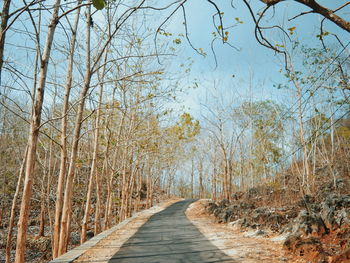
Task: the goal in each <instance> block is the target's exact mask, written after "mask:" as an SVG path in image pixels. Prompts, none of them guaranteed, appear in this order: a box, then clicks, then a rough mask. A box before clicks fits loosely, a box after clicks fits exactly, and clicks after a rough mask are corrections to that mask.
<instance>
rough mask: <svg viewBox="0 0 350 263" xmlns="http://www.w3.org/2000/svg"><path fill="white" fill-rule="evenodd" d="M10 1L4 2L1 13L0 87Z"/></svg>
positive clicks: (5, 0)
mask: <svg viewBox="0 0 350 263" xmlns="http://www.w3.org/2000/svg"><path fill="white" fill-rule="evenodd" d="M10 4H11V0H4V2H3V6H2V12H1V27H0V85H1V72H2V65H3V63H4V49H5V38H6V31H5V29H6V27H7V22H8V19H9V10H10Z"/></svg>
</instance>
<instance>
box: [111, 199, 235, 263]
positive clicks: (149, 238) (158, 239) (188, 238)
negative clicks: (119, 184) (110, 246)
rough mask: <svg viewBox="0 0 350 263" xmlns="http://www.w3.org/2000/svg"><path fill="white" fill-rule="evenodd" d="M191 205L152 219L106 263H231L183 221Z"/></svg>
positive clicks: (187, 202) (176, 206)
mask: <svg viewBox="0 0 350 263" xmlns="http://www.w3.org/2000/svg"><path fill="white" fill-rule="evenodd" d="M193 201H194V200H185V201H180V202H177V203H175V204H173V205H171V206H169V207H168V208H166V209H165V210H163V211H162V212H159V213H157V214H155V215H153V216H152V217H151V218H150V219H149V220H148V221H147V222H146V223H145V224H144V225H143V226H142V227H141V228H140V229H139V230H138V231H137V233H136V234H135V235H134V236H132V237H131V238H130V239H129V240H128V241H127V242H126V243H125V244H124V245H123V246H122V247H121V249H120V250H119V251H118V252H117V253H116V254H115V255H114V256H113V257H112V258H111V259H110V260H109V261H108V262H109V263H156V262H159V263H163V262H166V263H185V262H186V263H189V262H197V263H201V262H203V263H204V262H208V263H209V262H230V263H234V262H235V261H234V260H233V259H231V258H230V257H229V256H227V255H226V254H225V253H223V252H222V251H220V250H219V249H218V248H217V247H215V246H214V245H213V244H212V243H210V242H209V241H208V240H207V239H206V238H205V237H204V236H203V235H202V233H201V232H199V230H198V229H197V228H196V227H195V226H194V225H193V224H192V223H191V222H190V221H189V220H188V219H187V217H186V215H185V211H186V209H187V207H188V206H189V205H190V204H191V203H192V202H193Z"/></svg>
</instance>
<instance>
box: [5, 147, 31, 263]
mask: <svg viewBox="0 0 350 263" xmlns="http://www.w3.org/2000/svg"><path fill="white" fill-rule="evenodd" d="M27 154H28V146H27V147H26V150H25V154H24V158H23V161H22V165H21V169H20V170H19V176H18V180H17V186H16V191H15V194H14V196H13V199H12V206H11V215H10V221H9V226H8V232H7V241H6V263H10V257H11V246H12V244H11V243H12V232H13V226H14V223H15V217H16V202H17V198H18V195H19V191H20V188H21V182H22V179H23V177H24V171H25V170H24V168H25V166H26V159H27Z"/></svg>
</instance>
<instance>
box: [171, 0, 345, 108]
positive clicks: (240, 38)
mask: <svg viewBox="0 0 350 263" xmlns="http://www.w3.org/2000/svg"><path fill="white" fill-rule="evenodd" d="M216 2H217V3H220V2H225V3H223V4H220V5H219V8H220V9H221V11H222V12H224V16H223V17H224V27H225V26H229V25H233V24H235V22H236V21H235V18H239V19H240V20H241V21H243V24H238V25H237V26H235V27H233V28H231V29H229V42H230V43H231V44H232V45H234V46H235V47H236V48H237V49H238V51H237V50H235V49H234V48H232V47H230V46H228V45H223V44H222V42H220V41H219V40H217V41H216V42H215V45H214V49H215V53H216V56H217V62H218V66H217V67H215V60H214V56H213V54H212V52H211V49H210V44H211V41H212V39H213V36H212V32H213V31H215V28H214V26H213V23H212V19H211V17H212V15H213V14H214V13H215V12H216V10H215V9H214V8H213V6H212V5H210V4H209V2H207V1H202V0H191V1H188V2H186V5H185V7H186V15H187V26H188V33H189V37H190V40H191V42H192V44H193V46H194V47H196V48H202V49H203V50H204V51H205V52H206V53H207V56H206V57H205V58H203V57H202V56H200V55H198V54H197V53H196V52H195V51H194V50H193V49H192V48H191V47H190V45H189V44H188V42H187V41H186V40H184V41H183V42H182V44H181V45H180V46H179V49H180V50H181V52H180V54H179V55H178V57H177V61H178V63H174V67H176V66H177V65H179V64H180V63H181V62H183V61H185V60H186V59H187V58H188V57H191V58H192V59H193V60H194V63H193V65H192V68H191V73H190V74H189V77H188V79H187V81H188V83H186V81H184V82H183V84H184V85H186V84H188V85H190V83H191V82H194V81H198V83H199V88H197V89H195V90H191V91H190V92H189V93H188V95H184V96H183V105H184V106H185V109H187V110H188V111H191V112H192V113H193V114H197V113H198V110H199V103H201V102H204V100H205V97H206V94H207V93H208V90H209V89H211V88H212V87H213V86H214V83H215V85H216V86H220V90H223V91H225V90H226V91H227V93H228V94H229V93H230V94H232V93H233V94H236V96H238V97H240V98H243V99H244V98H245V97H246V98H248V97H249V96H253V98H254V99H275V100H278V101H285V99H288V98H290V94H287V93H286V91H285V90H284V91H279V90H277V89H276V88H274V87H273V84H279V83H285V82H286V79H285V77H284V76H283V73H281V72H280V69H283V67H284V62H283V57H282V56H281V55H278V54H277V55H276V54H275V52H274V51H273V50H271V49H267V48H266V47H263V46H261V45H260V44H259V43H258V42H257V40H256V39H255V37H254V24H253V20H252V18H251V16H250V14H249V12H248V9H247V7H246V6H245V5H244V3H243V1H233V4H234V7H235V9H233V8H232V7H231V5H230V1H216ZM251 2H252V7H253V9H254V12H255V13H257V12H259V11H261V10H262V8H263V7H264V5H263V4H261V3H260V2H259V1H251ZM319 2H320V4H324V5H325V6H327V7H333V8H335V7H338V6H340V5H341V4H342V3H344V2H343V1H340V0H334V1H333V0H332V1H330V0H328V1H319ZM308 10H309V9H308V8H307V7H304V6H303V5H301V4H298V3H296V2H294V1H286V2H284V3H281V4H278V5H277V6H276V7H275V10H274V11H273V9H271V11H270V12H269V13H268V15H267V16H266V19H265V20H263V22H262V23H261V24H262V25H265V26H272V25H280V26H282V27H283V28H285V29H286V31H288V30H287V29H288V28H291V27H296V29H295V31H294V34H293V35H291V36H290V37H291V39H292V40H298V41H299V42H300V43H302V44H303V45H307V46H309V47H320V46H321V43H320V41H319V40H318V38H317V37H316V35H318V34H319V32H320V21H321V19H322V18H321V17H320V16H318V15H316V14H309V15H305V16H302V17H299V18H297V19H294V20H292V21H288V19H289V18H291V17H294V16H295V15H297V14H299V13H300V12H304V11H308ZM169 12H170V11H169ZM339 14H340V15H342V16H343V17H344V18H347V19H348V18H349V17H350V7H346V8H344V10H342V12H340V13H339ZM182 22H183V17H182V13H181V12H178V13H177V15H175V16H174V17H173V18H172V19H171V20H170V21H169V22H168V23H167V25H168V26H167V28H166V30H167V31H169V32H171V33H173V35H174V38H175V36H176V35H177V34H179V33H184V26H183V23H182ZM325 31H329V32H331V33H335V34H337V35H338V37H339V38H340V39H341V40H342V41H343V43H344V44H346V43H347V42H348V41H349V40H350V35H349V34H348V33H347V32H346V31H344V30H342V29H339V28H338V27H337V26H335V25H334V24H332V22H326V23H325ZM281 35H282V34H281V33H278V32H277V31H276V30H275V31H269V32H266V37H267V38H268V39H269V40H270V41H271V42H272V43H274V44H282V42H281V41H282V40H281ZM326 43H327V44H329V45H330V46H331V47H333V48H335V50H337V49H339V50H340V49H341V46H340V45H339V44H338V43H337V42H336V41H335V38H334V37H333V36H327V37H326ZM287 44H288V43H287ZM344 53H345V54H349V50H346V52H344ZM296 60H297V59H296ZM299 61H300V58H299ZM233 76H234V77H233ZM250 83H252V87H253V88H252V89H251V90H250V91H249V84H250Z"/></svg>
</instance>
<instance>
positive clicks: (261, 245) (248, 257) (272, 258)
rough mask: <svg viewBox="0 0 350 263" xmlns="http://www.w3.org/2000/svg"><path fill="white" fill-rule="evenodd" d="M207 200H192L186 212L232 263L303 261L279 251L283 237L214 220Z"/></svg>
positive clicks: (281, 249) (281, 250)
mask: <svg viewBox="0 0 350 263" xmlns="http://www.w3.org/2000/svg"><path fill="white" fill-rule="evenodd" d="M208 201H209V200H205V199H201V200H198V201H197V202H195V203H192V204H191V205H190V206H189V208H188V209H187V211H186V215H187V217H188V218H189V219H190V220H191V222H192V223H193V224H194V225H195V226H196V227H197V228H198V229H199V230H200V232H201V233H202V234H203V235H204V236H205V237H206V238H207V239H208V240H209V241H211V242H212V243H213V244H214V245H215V246H217V247H218V248H220V249H221V250H222V251H223V252H225V253H226V254H227V255H229V256H230V257H231V258H232V259H234V261H235V262H237V263H241V262H244V263H255V262H266V263H267V262H270V263H277V262H300V263H301V262H306V261H305V260H302V259H295V258H293V257H292V256H291V255H290V253H286V251H285V250H283V248H282V246H283V237H280V236H277V235H275V236H270V237H268V238H266V237H262V236H256V235H255V232H243V231H242V230H240V229H238V228H235V227H233V226H230V225H229V224H220V223H217V220H216V218H215V217H214V216H213V215H209V214H208V212H207V211H206V205H207V203H208Z"/></svg>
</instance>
